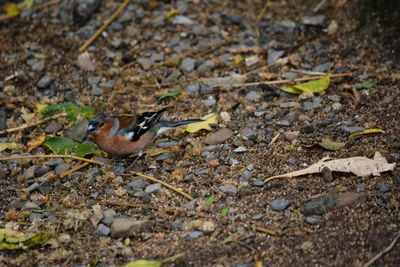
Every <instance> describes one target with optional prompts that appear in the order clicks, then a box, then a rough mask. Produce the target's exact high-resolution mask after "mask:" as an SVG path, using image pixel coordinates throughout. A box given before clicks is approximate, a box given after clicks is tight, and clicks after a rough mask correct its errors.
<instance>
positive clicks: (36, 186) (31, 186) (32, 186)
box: [26, 183, 39, 192]
mask: <svg viewBox="0 0 400 267" xmlns="http://www.w3.org/2000/svg"><path fill="white" fill-rule="evenodd" d="M38 188H39V184H38V183H33V184H31V185H30V186H28V187H27V188H26V190H27V191H28V192H32V191H35V190H36V189H38Z"/></svg>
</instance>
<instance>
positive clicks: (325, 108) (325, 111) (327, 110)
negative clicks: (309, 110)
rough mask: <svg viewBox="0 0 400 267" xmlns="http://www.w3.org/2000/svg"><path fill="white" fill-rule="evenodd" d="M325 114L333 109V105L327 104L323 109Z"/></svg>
mask: <svg viewBox="0 0 400 267" xmlns="http://www.w3.org/2000/svg"><path fill="white" fill-rule="evenodd" d="M322 111H323V112H324V113H325V114H328V113H330V112H331V111H332V107H331V106H326V107H324V109H323V110H322Z"/></svg>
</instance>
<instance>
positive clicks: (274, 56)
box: [267, 49, 285, 65]
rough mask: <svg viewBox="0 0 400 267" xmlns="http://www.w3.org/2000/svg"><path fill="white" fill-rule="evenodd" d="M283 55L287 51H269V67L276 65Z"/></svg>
mask: <svg viewBox="0 0 400 267" xmlns="http://www.w3.org/2000/svg"><path fill="white" fill-rule="evenodd" d="M283 54H285V51H283V50H274V49H269V50H268V59H267V62H268V65H271V64H273V63H275V62H276V61H277V60H278V59H280V58H281V57H282V56H283Z"/></svg>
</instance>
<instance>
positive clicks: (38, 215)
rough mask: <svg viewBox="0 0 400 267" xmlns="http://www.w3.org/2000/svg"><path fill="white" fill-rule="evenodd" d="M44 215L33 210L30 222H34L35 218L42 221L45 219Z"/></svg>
mask: <svg viewBox="0 0 400 267" xmlns="http://www.w3.org/2000/svg"><path fill="white" fill-rule="evenodd" d="M43 217H44V216H43V214H40V213H35V212H32V213H31V215H29V221H30V222H33V221H35V220H39V221H40V220H42V219H43Z"/></svg>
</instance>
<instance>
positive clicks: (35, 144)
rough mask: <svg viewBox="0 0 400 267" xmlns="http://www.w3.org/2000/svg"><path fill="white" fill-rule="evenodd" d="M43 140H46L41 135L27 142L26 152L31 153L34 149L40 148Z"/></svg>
mask: <svg viewBox="0 0 400 267" xmlns="http://www.w3.org/2000/svg"><path fill="white" fill-rule="evenodd" d="M45 140H46V136H43V135H42V136H36V137H34V138H32V139H31V140H30V141H29V142H28V152H31V151H32V150H34V149H35V148H37V147H39V146H41V145H42V144H43V142H44V141H45Z"/></svg>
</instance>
